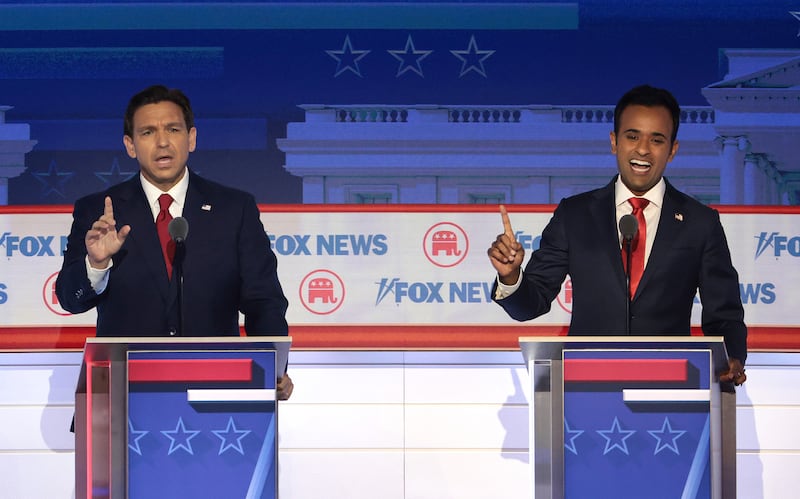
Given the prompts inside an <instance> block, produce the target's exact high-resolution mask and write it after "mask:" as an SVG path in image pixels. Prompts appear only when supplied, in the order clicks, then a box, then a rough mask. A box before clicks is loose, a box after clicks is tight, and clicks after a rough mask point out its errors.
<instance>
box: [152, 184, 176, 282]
mask: <svg viewBox="0 0 800 499" xmlns="http://www.w3.org/2000/svg"><path fill="white" fill-rule="evenodd" d="M172 201H173V199H172V196H170V195H169V194H162V195H161V196H159V197H158V205H159V206H160V207H161V211H159V212H158V216H157V217H156V230H157V231H158V239H159V241H161V252H162V253H163V254H164V263H165V264H166V265H167V275H168V276H169V278H170V279H172V257H173V256H174V255H175V243H174V242H173V241H172V238H171V237H169V230H168V227H169V222H170V220H172V215H170V213H169V205H171V204H172Z"/></svg>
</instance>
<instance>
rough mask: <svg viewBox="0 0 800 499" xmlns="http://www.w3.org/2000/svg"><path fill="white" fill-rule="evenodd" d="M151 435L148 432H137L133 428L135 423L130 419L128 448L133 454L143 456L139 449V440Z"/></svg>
mask: <svg viewBox="0 0 800 499" xmlns="http://www.w3.org/2000/svg"><path fill="white" fill-rule="evenodd" d="M148 433H150V432H149V431H147V430H136V429H134V428H133V421H131V420H130V418H128V448H129V449H130V450H132V451H133V452H135V453H137V454H139V455H140V456H141V455H142V449H141V448H139V440H141V439H142V437H144V436H145V435H147V434H148Z"/></svg>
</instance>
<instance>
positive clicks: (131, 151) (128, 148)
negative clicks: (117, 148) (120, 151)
mask: <svg viewBox="0 0 800 499" xmlns="http://www.w3.org/2000/svg"><path fill="white" fill-rule="evenodd" d="M122 143H123V144H124V145H125V152H127V153H128V156H130V157H131V158H133V159H136V148H135V147H134V146H133V139H132V138H130V137H129V136H128V135H123V136H122Z"/></svg>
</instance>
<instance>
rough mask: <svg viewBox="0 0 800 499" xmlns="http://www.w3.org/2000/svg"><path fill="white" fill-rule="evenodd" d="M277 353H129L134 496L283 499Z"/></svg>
mask: <svg viewBox="0 0 800 499" xmlns="http://www.w3.org/2000/svg"><path fill="white" fill-rule="evenodd" d="M275 385H276V374H275V352H274V351H206V350H204V351H169V352H163V351H158V352H147V351H134V352H129V353H128V480H127V482H128V497H130V498H131V499H138V498H151V497H193V498H218V497H242V498H245V497H246V498H248V499H250V498H252V499H256V498H258V499H262V498H263V499H272V498H275V497H277V478H276V477H277V469H276V468H277V467H276V463H277V460H276V459H275V458H276V456H277V438H276V432H277V413H276V410H275V409H276V402H275V400H276V399H275V389H276V386H275Z"/></svg>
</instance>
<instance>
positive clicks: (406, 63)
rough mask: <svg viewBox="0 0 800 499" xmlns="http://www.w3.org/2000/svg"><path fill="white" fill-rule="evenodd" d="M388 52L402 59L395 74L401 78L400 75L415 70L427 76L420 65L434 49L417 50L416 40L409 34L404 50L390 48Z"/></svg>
mask: <svg viewBox="0 0 800 499" xmlns="http://www.w3.org/2000/svg"><path fill="white" fill-rule="evenodd" d="M388 52H389V53H390V54H391V55H392V57H394V58H395V59H397V60H398V61H400V65H399V66H398V67H397V74H396V75H395V77H396V78H399V77H400V75H402V74H403V73H405V72H407V71H413V72H414V73H417V74H418V75H420V76H421V77H423V78H425V75H424V74H422V66H420V64H419V63H420V62H421V61H422V60H423V59H425V58H426V57H428V56H429V55H431V53H433V50H417V49H416V48H415V47H414V41H413V40H412V39H411V35H408V40H406V46H405V48H404V49H403V50H389V51H388Z"/></svg>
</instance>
